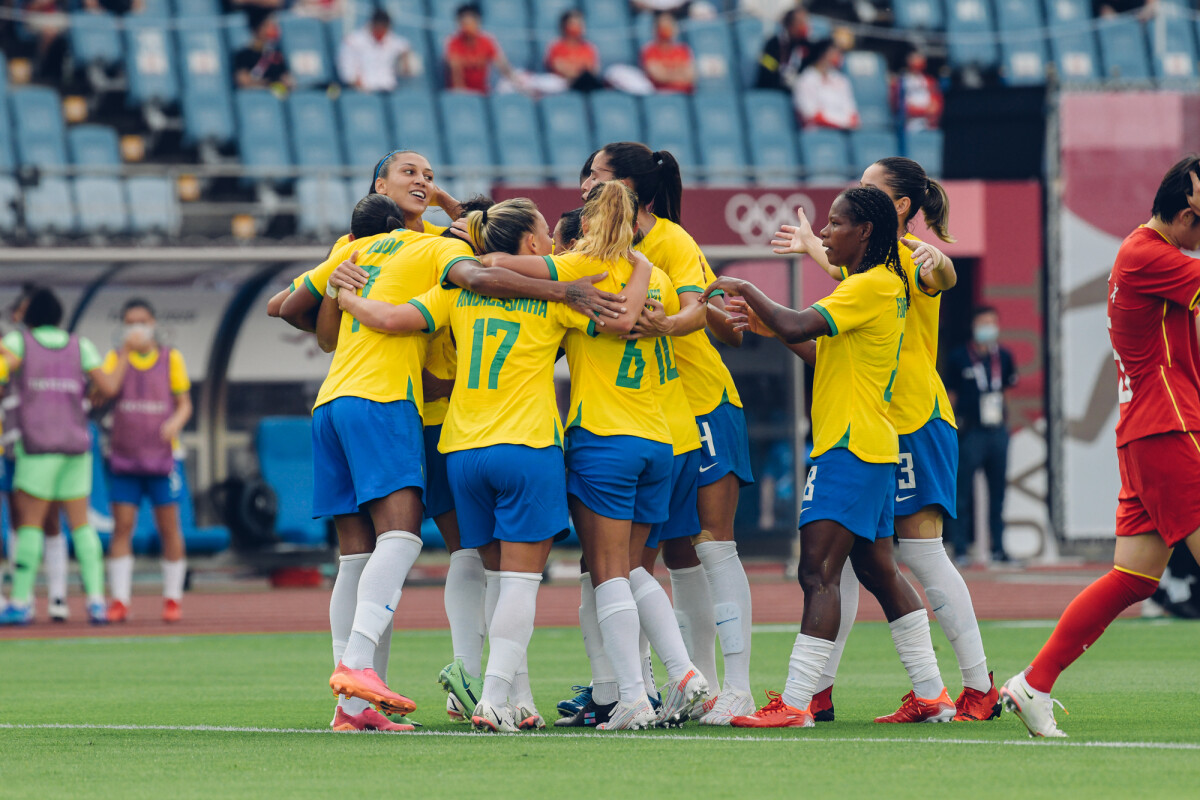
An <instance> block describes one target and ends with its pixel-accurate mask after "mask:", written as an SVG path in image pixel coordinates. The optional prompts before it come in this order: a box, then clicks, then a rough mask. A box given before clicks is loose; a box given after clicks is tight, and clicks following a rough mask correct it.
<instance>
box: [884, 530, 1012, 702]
mask: <svg viewBox="0 0 1200 800" xmlns="http://www.w3.org/2000/svg"><path fill="white" fill-rule="evenodd" d="M896 557H897V558H896V560H897V561H900V562H901V563H903V564H905V565H907V566H908V568H909V569H911V570H912V572H913V575H914V576H915V577H916V579H917V580H918V581H920V582H921V586H923V587H924V588H925V596H926V597H928V598H929V605H930V606H931V607H932V608H933V613H934V614H936V615H937V621H938V624H939V625H941V626H942V630H943V631H944V632H945V633H946V638H947V639H949V640H950V646H951V647H953V648H954V655H955V656H956V657H957V658H958V668H959V669H960V670H962V678H963V686H969V687H970V688H972V689H976V690H978V691H980V692H986V691H988V690H989V689H991V688H992V680H991V678H989V677H988V668H987V656H986V655H985V654H984V652H983V638H982V637H981V636H980V635H979V621H978V620H977V619H975V606H974V604H973V603H972V602H971V592H970V591H968V589H967V582H966V581H964V580H963V576H962V575H961V574H959V571H958V570H957V569H955V568H954V563H953V562H951V561H950V556H949V555H947V553H946V548H945V546H944V545H943V544H942V537H940V536H939V537H938V538H936V539H900V540H899V547H898V552H897V553H896Z"/></svg>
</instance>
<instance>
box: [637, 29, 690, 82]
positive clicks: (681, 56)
mask: <svg viewBox="0 0 1200 800" xmlns="http://www.w3.org/2000/svg"><path fill="white" fill-rule="evenodd" d="M678 36H679V23H678V22H677V21H676V20H675V17H674V16H672V15H671V14H670V13H669V12H666V11H660V12H658V13H657V14H655V15H654V41H652V42H650V43H649V44H648V45H646V46H645V47H643V48H642V69H643V70H644V71H645V73H646V75H647V76H648V77H649V78H650V82H651V83H653V84H654V87H655V88H656V89H658V90H659V91H660V92H688V93H690V92H691V91H692V89H693V88H695V86H696V59H695V57H694V56H693V55H692V48H690V47H688V46H687V45H686V44H684V43H683V42H681V41H679V38H678Z"/></svg>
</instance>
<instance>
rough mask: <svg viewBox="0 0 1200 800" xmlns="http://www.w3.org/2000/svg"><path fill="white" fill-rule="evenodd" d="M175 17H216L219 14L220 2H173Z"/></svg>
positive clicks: (181, 0) (203, 0) (180, 0)
mask: <svg viewBox="0 0 1200 800" xmlns="http://www.w3.org/2000/svg"><path fill="white" fill-rule="evenodd" d="M174 2H175V16H177V17H216V16H220V14H221V0H174Z"/></svg>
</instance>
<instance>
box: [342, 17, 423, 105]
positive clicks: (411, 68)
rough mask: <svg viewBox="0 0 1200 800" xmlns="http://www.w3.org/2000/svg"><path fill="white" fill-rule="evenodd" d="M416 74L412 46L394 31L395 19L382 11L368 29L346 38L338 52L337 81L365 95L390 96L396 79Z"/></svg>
mask: <svg viewBox="0 0 1200 800" xmlns="http://www.w3.org/2000/svg"><path fill="white" fill-rule="evenodd" d="M416 71H417V70H416V65H415V55H414V54H413V50H412V46H411V45H410V44H409V43H408V40H407V39H405V38H404V37H403V36H400V35H398V34H396V33H394V32H393V31H392V18H391V17H390V16H388V13H387V12H386V11H384V10H383V9H382V8H377V9H375V12H374V13H373V14H371V20H370V22H368V23H367V26H366V27H365V28H360V29H358V30H356V31H351V32H350V33H348V34H346V38H344V39H343V40H342V46H341V50H340V51H339V52H338V77H339V78H341V80H342V83H344V84H345V85H347V86H353V87H354V88H356V89H360V90H362V91H364V92H390V91H392V90H393V89H395V88H396V76H397V75H404V76H410V75H413V74H414V73H415V72H416Z"/></svg>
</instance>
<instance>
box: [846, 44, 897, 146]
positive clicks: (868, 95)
mask: <svg viewBox="0 0 1200 800" xmlns="http://www.w3.org/2000/svg"><path fill="white" fill-rule="evenodd" d="M845 64H846V65H845V71H846V76H847V77H848V78H849V79H850V85H851V87H853V89H854V102H855V103H856V104H857V105H858V118H859V120H860V122H861V123H862V127H863V128H866V129H869V130H883V129H887V128H891V127H892V126H893V124H894V123H893V122H892V106H891V98H890V93H889V89H888V77H887V63H886V62H884V60H883V56H882V55H880V54H879V53H872V52H869V51H867V50H852V51H850V52H849V53H847V54H846V62H845Z"/></svg>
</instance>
